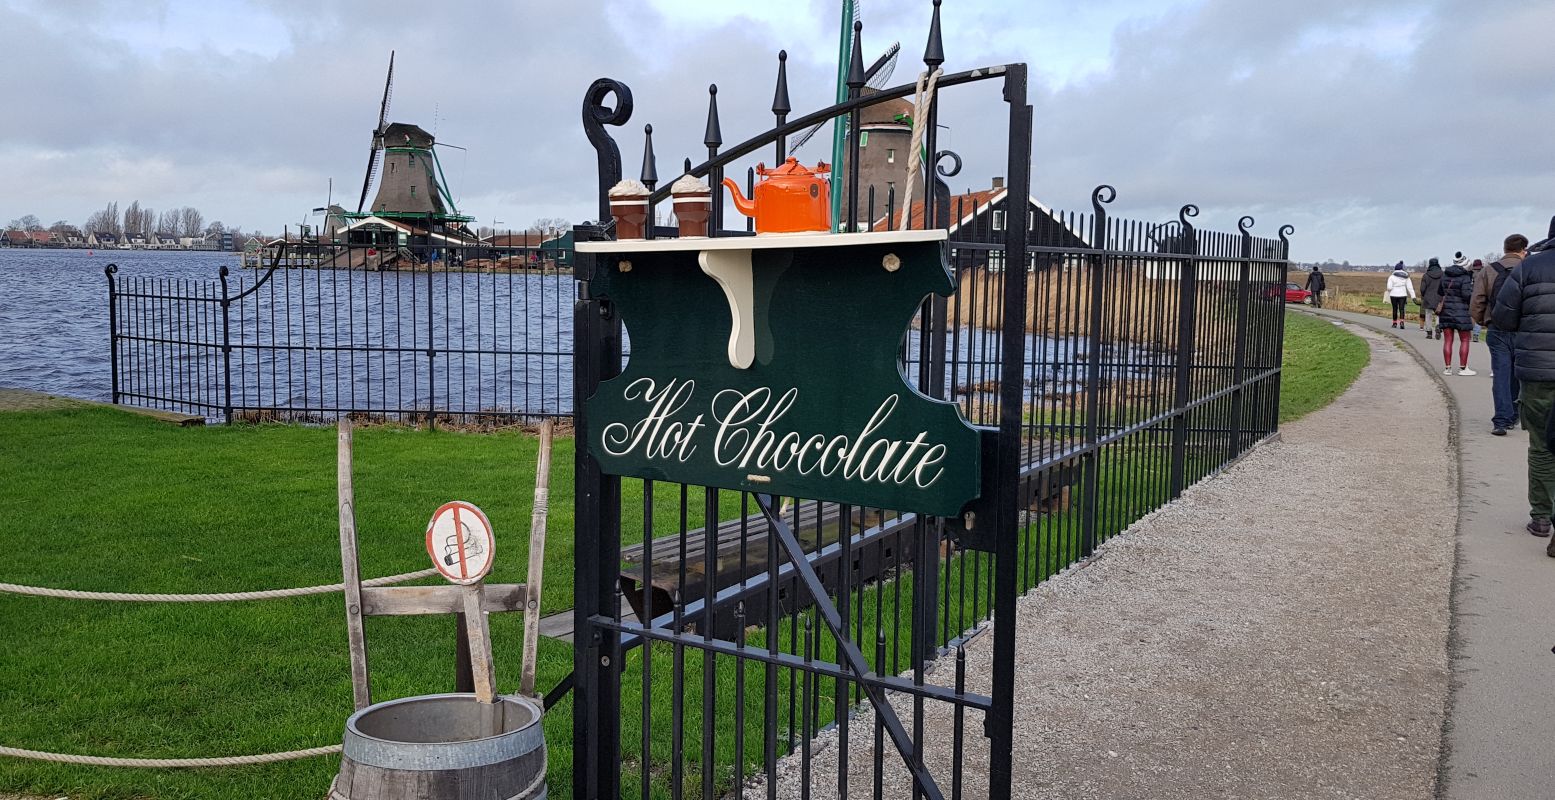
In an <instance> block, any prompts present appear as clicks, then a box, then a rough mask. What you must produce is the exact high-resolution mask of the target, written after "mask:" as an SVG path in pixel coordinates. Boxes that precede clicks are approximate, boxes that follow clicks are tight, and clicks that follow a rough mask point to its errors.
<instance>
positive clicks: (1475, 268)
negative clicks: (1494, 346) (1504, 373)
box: [1469, 258, 1496, 378]
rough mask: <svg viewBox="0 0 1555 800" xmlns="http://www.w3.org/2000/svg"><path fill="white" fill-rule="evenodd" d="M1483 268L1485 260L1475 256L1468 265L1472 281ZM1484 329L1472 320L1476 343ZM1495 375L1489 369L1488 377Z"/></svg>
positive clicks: (1471, 314) (1477, 281)
mask: <svg viewBox="0 0 1555 800" xmlns="http://www.w3.org/2000/svg"><path fill="white" fill-rule="evenodd" d="M1484 268H1485V262H1484V261H1482V260H1480V259H1477V258H1476V259H1474V263H1473V264H1471V265H1470V266H1469V272H1472V273H1474V282H1475V283H1476V284H1478V283H1479V272H1480V270H1482V269H1484ZM1469 316H1473V311H1472V309H1471V310H1470V313H1469ZM1484 329H1485V326H1483V325H1481V324H1479V321H1478V320H1475V321H1474V341H1475V342H1476V343H1478V342H1479V334H1480V331H1482V330H1484ZM1495 376H1496V372H1495V370H1491V371H1490V377H1492V378H1494V377H1495Z"/></svg>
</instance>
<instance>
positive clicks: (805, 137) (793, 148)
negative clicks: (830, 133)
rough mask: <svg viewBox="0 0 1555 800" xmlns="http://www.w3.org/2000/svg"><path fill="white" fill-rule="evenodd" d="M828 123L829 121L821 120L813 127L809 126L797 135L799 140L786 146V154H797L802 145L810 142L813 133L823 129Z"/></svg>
mask: <svg viewBox="0 0 1555 800" xmlns="http://www.w3.org/2000/svg"><path fill="white" fill-rule="evenodd" d="M828 121H829V120H822V121H820V122H817V123H815V124H814V125H811V126H810V129H809V130H807V131H805V132H804V133H801V134H799V138H798V139H795V140H794V143H793V144H791V145H789V146H788V154H789V155H793V154H794V153H796V152H798V151H799V148H801V147H804V143H805V142H808V141H810V139H811V137H813V136H815V132H816V131H818V130H820V129H821V128H822V127H824V126H825V125H826V123H827V122H828Z"/></svg>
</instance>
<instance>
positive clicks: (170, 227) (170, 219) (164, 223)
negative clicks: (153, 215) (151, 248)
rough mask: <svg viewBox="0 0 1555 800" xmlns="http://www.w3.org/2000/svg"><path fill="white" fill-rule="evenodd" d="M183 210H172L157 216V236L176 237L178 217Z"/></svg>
mask: <svg viewBox="0 0 1555 800" xmlns="http://www.w3.org/2000/svg"><path fill="white" fill-rule="evenodd" d="M182 210H183V209H179V208H172V209H168V210H167V211H163V212H162V213H161V214H158V215H157V235H158V236H177V235H178V215H179V212H181V211H182Z"/></svg>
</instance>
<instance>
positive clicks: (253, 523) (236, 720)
mask: <svg viewBox="0 0 1555 800" xmlns="http://www.w3.org/2000/svg"><path fill="white" fill-rule="evenodd" d="M1367 352H1368V351H1367V348H1366V346H1365V343H1364V342H1363V341H1361V340H1360V339H1358V338H1357V337H1354V336H1352V335H1351V334H1349V333H1346V332H1344V331H1343V330H1342V329H1339V328H1337V327H1334V326H1332V325H1330V324H1329V323H1327V322H1326V321H1323V320H1318V319H1313V318H1310V317H1307V316H1305V315H1302V314H1291V315H1289V317H1288V323H1287V343H1286V358H1285V370H1284V382H1283V394H1282V402H1281V409H1280V416H1281V419H1282V420H1289V419H1294V418H1296V417H1299V416H1301V415H1303V414H1306V413H1309V412H1310V411H1312V410H1314V409H1316V408H1319V407H1321V406H1322V405H1325V404H1326V403H1328V402H1331V401H1332V399H1333V398H1334V397H1336V396H1338V394H1339V393H1341V392H1342V391H1343V390H1344V389H1345V388H1346V387H1347V386H1349V384H1350V383H1351V381H1353V380H1354V378H1355V376H1356V375H1357V374H1358V373H1359V371H1360V369H1361V367H1363V366H1364V365H1365V363H1366V359H1367ZM535 449H536V448H535V443H534V441H533V439H532V438H530V437H527V436H524V435H520V434H514V433H499V434H488V435H469V434H459V433H450V432H429V431H417V430H407V429H402V428H367V429H359V430H358V432H357V445H356V488H357V517H358V525H359V528H360V532H361V558H362V570H363V574H364V576H377V575H386V574H391V573H398V572H405V571H410V570H414V569H420V568H422V567H423V566H424V565H425V563H426V556H425V554H424V553H423V551H422V540H421V531H422V530H423V527H424V525H425V524H426V520H427V518H428V516H429V515H430V513H431V511H432V510H433V509H435V508H436V507H437V506H438V505H439V504H441V503H442V502H444V501H446V500H449V499H453V498H461V499H465V500H469V501H471V502H474V503H476V504H477V505H479V506H481V508H482V509H483V510H485V511H486V512H487V514H488V515H489V516H490V517H491V519H492V521H493V523H494V525H495V526H496V528H497V533H498V559H497V567H496V570H495V572H494V574H493V579H494V580H499V581H522V580H523V577H524V576H523V571H524V565H525V562H526V553H525V549H526V548H525V544H526V541H527V530H528V520H529V511H530V498H531V492H532V486H533V483H532V481H533V474H534V464H535ZM1103 465H1104V467H1103V468H1104V474H1103V476H1102V493H1101V494H1102V497H1103V505H1102V509H1101V515H1100V516H1099V535H1100V536H1101V537H1102V538H1105V537H1106V536H1109V535H1111V534H1112V533H1115V532H1117V531H1120V530H1122V529H1123V528H1125V527H1127V525H1128V524H1129V523H1131V522H1132V521H1133V520H1135V519H1137V518H1138V517H1139V516H1140V515H1142V514H1144V513H1146V512H1148V511H1149V510H1150V509H1151V508H1153V507H1155V505H1157V504H1158V503H1160V502H1162V501H1163V500H1164V497H1165V494H1164V485H1163V480H1164V462H1163V461H1162V460H1161V458H1160V451H1159V448H1153V449H1145V448H1139V449H1130V447H1125V446H1123V445H1122V444H1120V445H1117V446H1114V447H1112V448H1109V450H1108V451H1107V452H1106V453H1104V454H1103ZM1136 466H1137V468H1136ZM1210 466H1211V464H1210V462H1208V461H1206V462H1205V464H1204V465H1203V467H1204V469H1206V470H1207V469H1208V468H1209V467H1210ZM334 468H335V450H334V435H333V430H332V429H326V428H307V427H301V426H279V425H262V426H252V427H231V428H228V427H211V428H202V429H182V428H176V427H172V426H169V425H166V424H164V423H159V422H155V421H151V420H148V419H145V418H142V417H138V416H134V415H130V414H125V413H122V412H119V411H115V410H112V409H102V408H77V409H66V410H54V411H39V412H13V413H0V485H3V486H5V487H6V489H5V491H4V492H3V493H0V514H3V518H4V519H5V520H7V521H8V524H7V525H6V526H5V527H4V528H3V529H0V531H3V532H0V543H3V544H4V545H5V549H6V551H7V552H8V554H9V558H7V559H5V560H4V561H0V581H10V582H17V583H30V584H42V585H49V586H58V587H67V588H77V589H96V590H110V591H143V592H211V591H233V590H242V589H258V588H276V587H284V586H298V585H308V584H316V583H333V582H335V581H338V580H339V550H338V540H337V533H336V510H335V489H334V480H333V475H334ZM571 469H572V442H571V441H570V440H568V439H558V440H557V447H556V452H555V456H554V461H553V473H552V482H551V486H552V498H551V505H550V508H551V520H550V532H551V533H550V537H549V539H548V541H547V547H546V559H545V561H546V586H545V593H544V597H543V604H544V605H543V607H544V609H545V611H547V612H554V611H560V610H563V609H565V608H567V607H569V606H570V605H571V600H572V588H571V587H572V562H573V548H572V538H571V529H572V500H573V498H572V482H571ZM1195 469H1196V470H1197V469H1198V467H1195ZM1196 474H1198V473H1196ZM678 494H679V490H678V488H677V487H674V486H666V485H660V486H658V487H656V491H655V503H654V517H655V520H654V523H655V527H656V529H657V530H658V531H659V532H660V533H661V534H662V533H664V532H668V531H673V530H675V529H676V528H677V527H678V526H679V524H680V520H679V502H678V501H679V496H678ZM726 494H727V495H729V497H727V498H726V499H725V502H724V504H723V507H722V508H721V509H720V514H721V515H722V516H724V517H728V516H730V515H731V514H732V513H735V510H736V508H737V504H738V499H737V497H736V496H734V494H733V493H726ZM701 507H702V503H701V497H700V493H698V494H697V495H696V496H694V497H693V498H692V502H691V503H690V510H689V513H688V516H687V520H686V524H687V525H688V527H691V528H696V527H700V526H701V524H702V520H701ZM622 508H623V516H624V520H623V538H624V539H625V540H626V541H627V542H631V541H633V540H634V539H635V538H637V537H640V532H641V530H642V527H643V526H642V508H643V502H642V497H641V484H639V483H636V482H631V481H628V482H626V486H625V496H624V498H623V503H622ZM40 512H41V513H40ZM1078 530H1079V518H1078V514H1077V512H1075V511H1074V510H1072V509H1071V510H1066V511H1062V512H1055V513H1051V514H1047V515H1043V516H1040V517H1038V518H1037V520H1036V521H1035V522H1034V523H1033V525H1031V526H1030V527H1028V528H1027V529H1026V531H1025V532H1024V533H1023V535H1022V542H1021V549H1022V559H1023V567H1022V581H1023V583H1034V582H1035V581H1036V580H1038V579H1040V578H1042V577H1044V576H1046V575H1047V574H1050V573H1051V572H1053V571H1055V570H1057V569H1061V568H1062V567H1063V566H1064V565H1066V564H1067V563H1069V561H1071V560H1072V559H1073V558H1074V557H1075V556H1076V555H1077V553H1078V549H1077V548H1078V545H1077V537H1078ZM991 563H992V562H991V559H989V558H988V557H987V556H979V555H965V554H962V555H957V556H955V557H953V558H952V559H950V560H949V561H948V562H947V563H946V564H944V565H943V566H942V567H941V579H942V582H943V583H944V585H946V586H948V587H950V590H949V595H948V596H949V597H951V598H953V600H952V603H951V610H950V617H949V618H950V625H949V626H948V627H950V628H957V626H958V625H961V624H964V623H969V622H970V621H971V620H973V619H975V618H976V617H977V616H978V614H977V613H976V612H977V611H978V610H979V609H975V608H973V607H972V606H973V604H974V603H979V604H981V605H980V610H982V611H983V613H986V607H987V606H986V586H985V584H986V582H987V580H988V578H989V575H990V573H991V570H990V566H991ZM912 585H913V575H912V573H910V572H909V573H905V574H903V576H902V577H901V579H900V580H899V581H897V582H896V584H888V585H887V586H888V587H889V588H885V589H884V591H879V587H871V588H868V589H866V590H862V591H860V592H857V593H855V594H854V595H853V602H855V603H858V604H861V605H862V607H863V608H864V611H865V614H864V616H865V633H864V641H866V642H867V641H870V638H871V637H872V636H873V634H874V630H875V627H874V623H873V617H874V615H875V614H876V612H877V611H878V613H880V614H881V616H882V617H883V618H885V619H887V620H890V619H891V618H892V617H893V616H894V615H895V614H896V613H898V607H897V602H896V599H895V598H896V590H897V589H898V588H900V590H901V597H902V598H903V601H902V603H903V606H904V608H902V609H901V611H902V613H904V614H905V611H906V608H905V606H906V605H907V603H909V602H910V601H909V600H908V599H907V598H909V597H910V596H911V590H912ZM367 628H368V640H369V644H370V646H371V668H372V676H373V691H374V695H375V697H378V698H380V699H384V698H390V697H402V696H407V695H413V694H422V693H429V692H438V691H448V690H450V689H451V688H452V671H453V641H452V640H453V636H454V631H453V626H452V621H451V620H450V619H448V618H405V617H396V618H378V619H371V620H369V621H368V624H367ZM886 628H887V629H888V630H890V629H891V628H892V626H891V625H890V623H889V622H887V624H886ZM794 630H795V628H794V627H792V626H791V625H790V624H788V623H785V624H784V625H783V626H782V629H781V630H780V631H779V634H778V638H779V644H780V646H781V647H783V648H784V649H789V650H796V649H797V647H796V643H797V642H796V639H795V637H794V633H793V632H794ZM799 630H802V629H799ZM906 633H907V632H906V631H905V629H904V635H903V639H902V641H893V642H892V643H891V650H892V651H893V652H901V653H902V655H903V659H904V660H903V661H902V662H899V665H900V664H905V655H906V652H907V647H908V645H909V642H907V641H906ZM492 635H493V639H494V642H495V646H496V649H497V654H498V661H497V665H498V679H499V689H500V690H501V691H515V690H516V689H517V668H518V662H517V652H518V647H519V640H520V630H519V618H518V617H517V615H498V616H496V617H494V618H493V620H492ZM822 638H823V640H824V639H825V637H822ZM748 644H749V646H753V647H754V646H764V640H762V639H760V638H758V637H754V636H753V638H752V639H751V640H750V641H749V642H748ZM869 650H870V648H866V653H868V652H869ZM0 652H3V653H4V654H5V655H4V660H3V662H0V664H3V666H0V720H4V725H0V744H4V745H9V746H15V747H25V748H30V749H39V750H53V751H60V752H67V753H86V754H94V755H118V756H128V757H185V756H208V755H231V754H246V753H260V752H268V751H275V750H289V749H295V748H302V747H312V746H316V745H319V744H324V743H329V742H336V741H338V740H339V736H340V725H341V722H342V721H343V720H344V718H345V717H346V716H347V715H348V714H349V713H350V710H351V708H350V694H351V692H350V679H349V671H348V666H347V660H346V655H345V626H344V624H343V615H342V613H341V608H340V601H339V598H338V596H328V595H325V596H319V597H310V598H299V599H292V600H273V601H262V602H252V603H224V604H209V605H190V604H109V603H97V602H83V601H72V600H52V599H44V598H30V597H20V596H15V595H6V594H0ZM683 656H684V669H685V675H686V684H685V690H686V692H687V698H688V702H687V704H686V718H685V720H684V730H685V731H686V736H687V739H686V741H685V745H686V748H687V749H686V758H684V759H683V763H685V765H686V769H685V772H686V775H685V780H686V782H687V789H688V793H687V796H688V797H696V796H699V794H700V788H699V787H698V786H696V784H697V782H698V781H699V776H700V772H699V770H700V769H701V767H700V765H699V764H697V763H696V762H697V757H698V754H699V751H700V731H701V714H702V713H703V708H702V705H701V703H700V702H699V701H698V700H693V699H692V698H700V695H701V686H702V679H703V669H704V666H703V662H702V661H701V657H700V654H699V653H697V652H695V651H694V650H687V651H685V652H684V654H683ZM821 657H825V658H830V657H831V649H830V645H829V644H827V645H823V648H822V655H821ZM642 658H643V656H642V655H641V654H640V653H634V654H631V655H629V656H628V659H627V671H626V676H627V678H626V681H625V686H624V690H623V694H624V701H625V702H624V707H625V714H624V717H623V720H622V722H623V729H624V731H625V738H626V740H627V741H626V743H625V747H624V751H625V752H626V753H627V754H628V758H627V761H626V763H624V764H623V771H624V775H623V778H624V780H625V783H626V785H627V786H628V787H629V789H630V791H632V792H633V793H634V794H635V792H637V791H638V789H637V788H636V785H635V782H636V781H637V780H638V775H640V767H641V754H640V752H639V751H640V744H639V743H638V738H639V736H640V731H641V724H640V714H641V692H642V681H641V667H640V664H641V659H642ZM652 661H653V669H654V671H655V680H654V682H653V685H652V688H651V698H650V699H651V701H652V705H653V707H654V709H655V711H654V714H655V717H656V718H655V723H654V725H653V726H652V740H653V744H652V747H653V751H652V757H651V758H650V759H649V760H650V762H651V763H653V764H664V763H667V762H668V760H669V759H670V757H671V755H672V747H673V733H672V731H671V729H670V725H669V724H668V723H669V720H668V719H667V718H666V719H659V718H658V715H660V714H661V713H662V714H664V715H665V716H666V717H667V711H666V709H667V708H668V707H669V699H670V698H669V692H670V691H671V682H670V681H669V680H666V679H665V677H666V676H668V675H669V672H670V670H671V669H672V668H673V666H674V658H673V653H672V649H671V648H670V647H668V646H665V645H659V646H655V647H654V648H653V649H652ZM571 666H572V652H571V648H570V647H568V646H567V645H565V644H561V643H557V642H552V641H549V640H544V641H542V644H541V651H540V663H539V664H538V665H537V671H538V674H539V680H538V683H539V685H540V686H541V687H542V688H548V687H550V686H551V685H553V684H554V683H555V682H556V681H558V680H560V679H561V678H562V677H563V676H564V675H566V674H567V673H568V672H569V671H570V670H571ZM712 672H713V679H714V681H715V682H716V683H717V684H718V686H719V687H720V688H719V692H718V694H717V696H718V697H719V698H722V699H721V701H720V702H722V703H723V705H722V706H720V707H718V708H715V709H713V710H712V712H711V713H712V714H713V716H714V721H715V730H716V731H717V738H716V741H717V746H716V754H717V759H716V763H717V764H719V765H721V766H719V767H717V769H718V772H717V778H718V780H719V785H720V786H725V785H727V781H728V780H729V778H730V775H731V773H732V764H733V763H734V760H735V755H734V747H733V729H734V719H733V714H732V712H731V707H730V705H729V704H731V703H732V702H733V700H730V699H727V698H731V697H733V696H734V693H733V686H734V680H735V678H734V672H735V670H734V666H733V664H732V663H731V660H730V659H719V660H718V662H717V664H716V665H715V667H714V669H713V670H712ZM763 680H764V669H762V668H760V667H758V666H755V665H752V666H750V667H748V668H747V669H746V670H745V690H746V691H745V699H744V702H745V704H746V706H745V707H746V713H747V731H746V762H747V763H748V764H758V763H759V757H758V754H759V753H760V748H761V728H760V724H759V722H760V719H761V708H760V700H759V698H760V697H761V696H762V692H761V689H762V687H763ZM778 686H779V694H780V698H781V701H780V703H779V706H780V708H781V709H783V711H782V713H783V714H784V715H786V714H787V708H788V707H789V700H790V698H791V697H792V695H791V693H790V690H789V688H788V676H787V675H786V674H783V673H779V680H778ZM834 691H835V684H834V683H833V682H832V681H829V680H827V681H822V682H821V684H820V685H819V686H818V687H817V692H818V693H819V696H820V702H819V706H818V708H817V719H818V722H819V724H823V725H824V724H825V723H826V722H828V721H830V720H831V719H832V716H833V713H834V702H833V699H832V697H833V695H832V692H834ZM571 724H572V719H571V707H570V702H564V703H563V704H562V705H561V706H560V707H558V708H557V709H555V710H553V711H552V712H551V713H550V714H548V715H547V718H546V722H545V727H546V733H547V738H548V740H549V741H550V742H552V743H553V745H560V746H554V747H553V748H552V749H551V771H550V773H551V791H552V793H553V794H555V796H565V795H567V794H569V792H570V789H569V786H570V775H571V753H570V749H569V748H568V747H567V746H566V743H567V742H570V738H571ZM786 729H787V724H786V723H785V724H784V725H783V731H782V732H783V733H786ZM861 733H862V732H861ZM336 763H337V762H336V760H335V759H332V758H316V759H308V760H304V761H297V762H291V763H286V764H276V765H270V766H264V767H246V768H235V769H231V768H229V769H211V770H144V769H106V768H84V767H71V766H59V765H52V764H44V763H39V762H32V761H24V760H19V759H6V758H0V791H15V792H28V793H32V794H38V795H48V796H50V797H57V796H60V795H62V794H68V795H69V796H71V797H72V798H113V799H114V800H128V799H129V798H217V799H218V800H224V799H226V798H232V799H233V800H237V798H244V799H245V800H269V799H270V798H275V799H276V800H280V799H281V798H287V799H288V800H293V799H295V798H317V797H321V796H322V795H323V793H324V791H325V788H326V787H327V786H328V783H329V779H330V777H331V776H332V775H333V774H334V772H335V769H336ZM747 774H748V772H747ZM651 779H652V780H653V781H654V784H655V788H656V790H657V792H656V793H659V792H663V791H664V790H665V789H666V788H667V784H668V780H669V776H668V771H667V770H663V769H655V770H654V771H653V774H652V776H651Z"/></svg>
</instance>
